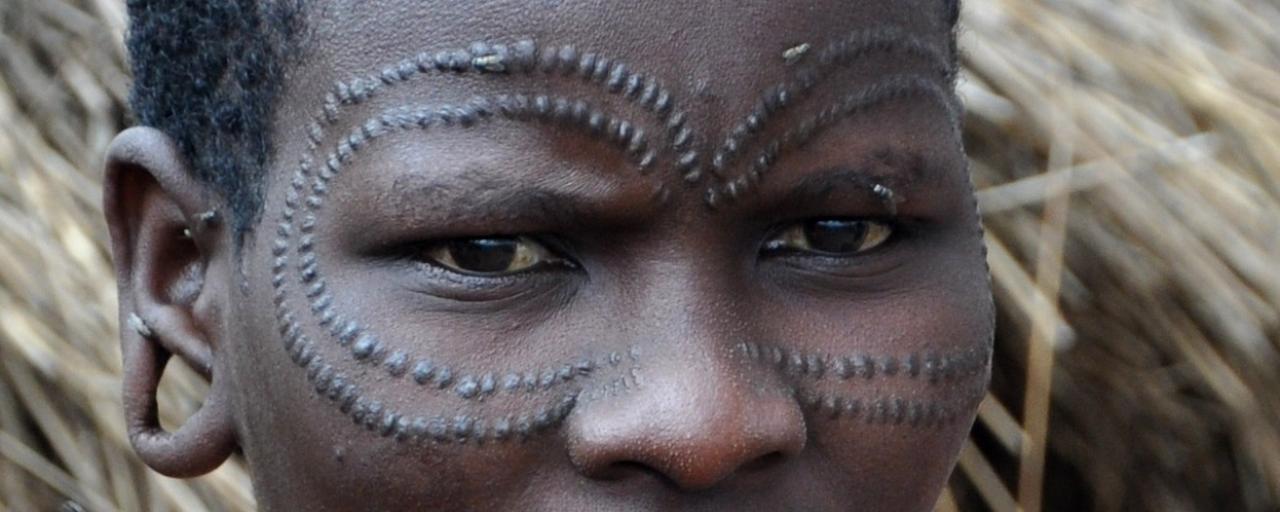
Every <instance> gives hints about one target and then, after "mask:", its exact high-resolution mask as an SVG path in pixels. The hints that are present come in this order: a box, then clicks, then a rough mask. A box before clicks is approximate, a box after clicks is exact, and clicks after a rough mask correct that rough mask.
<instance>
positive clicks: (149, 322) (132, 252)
mask: <svg viewBox="0 0 1280 512" xmlns="http://www.w3.org/2000/svg"><path fill="white" fill-rule="evenodd" d="M104 185H105V186H104V208H103V209H104V211H105V213H106V218H107V224H108V227H109V228H110V235H111V248H112V253H113V256H114V258H113V259H114V265H115V269H116V280H117V285H118V287H119V297H120V308H121V316H122V322H121V325H122V326H124V328H123V329H122V332H121V342H122V344H121V348H122V353H123V356H124V387H123V398H124V412H125V420H126V429H127V432H128V435H129V440H130V442H131V443H132V444H133V448H134V451H135V452H137V454H138V457H139V458H141V459H142V461H143V462H145V463H146V464H147V465H148V466H150V467H151V468H152V469H154V470H156V471H157V472H159V473H162V474H164V475H167V476H171V477H192V476H197V475H200V474H203V473H207V472H209V471H212V470H213V469H215V468H217V467H218V466H219V465H221V464H222V463H223V461H225V460H226V459H227V458H228V457H230V456H231V454H232V453H233V452H234V451H235V449H236V446H237V438H236V430H235V415H234V410H233V408H232V407H231V403H230V400H231V398H230V397H231V396H232V392H231V387H232V384H231V382H230V380H228V379H227V378H226V377H225V375H226V374H225V373H224V374H221V375H219V374H218V372H216V371H215V367H220V366H221V365H217V364H216V359H217V356H218V355H219V348H220V341H221V340H222V338H223V333H222V331H221V330H220V329H221V325H222V324H221V322H220V321H219V318H220V317H219V313H218V312H219V311H222V310H223V307H224V304H223V302H224V301H225V297H224V296H222V294H221V293H220V290H221V288H220V287H219V286H218V283H221V282H223V279H222V277H223V276H221V275H220V274H219V272H221V271H222V269H224V268H226V266H225V265H224V264H221V263H218V259H219V258H222V257H224V256H225V252H224V251H223V248H224V247H225V246H224V245H223V242H224V238H223V236H222V235H224V234H225V233H224V232H223V231H222V230H221V227H222V225H223V223H221V222H219V220H220V218H219V214H218V212H217V210H215V209H211V199H210V198H211V197H212V194H210V193H208V191H207V189H206V188H205V185H204V184H203V183H201V182H199V181H198V180H196V179H195V178H194V177H193V175H192V173H191V172H190V169H189V168H188V166H187V164H186V162H185V159H184V158H183V157H182V155H181V152H180V151H179V149H178V147H177V145H176V144H175V143H174V141H173V140H172V139H170V138H169V137H168V136H167V135H165V134H164V133H163V132H161V131H159V130H156V129H154V128H147V127H138V128H130V129H129V130H126V131H124V132H123V133H121V134H120V135H119V136H117V137H116V139H115V140H114V141H113V142H112V144H111V147H110V148H109V149H108V152H107V162H106V176H105V180H104ZM175 355H176V356H178V357H180V358H182V360H183V361H185V362H186V363H187V364H188V365H190V366H191V367H192V368H193V369H194V370H195V371H196V372H197V373H199V374H200V375H202V376H204V377H205V378H206V379H209V381H210V384H211V387H210V391H209V395H208V396H207V397H205V399H204V403H203V405H202V406H201V407H200V409H199V410H198V411H197V412H196V413H195V414H194V415H192V416H191V417H190V418H189V419H187V421H186V423H185V424H183V425H182V426H181V427H180V428H178V429H177V430H175V431H172V432H170V431H166V430H165V429H164V428H163V427H162V426H161V425H160V421H159V417H160V414H159V409H158V406H157V401H156V392H157V389H158V388H159V385H160V379H161V377H162V376H163V375H164V369H165V365H166V364H167V363H168V362H169V358H171V357H173V356H175Z"/></svg>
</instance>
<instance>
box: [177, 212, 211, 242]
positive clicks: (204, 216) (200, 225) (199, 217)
mask: <svg viewBox="0 0 1280 512" xmlns="http://www.w3.org/2000/svg"><path fill="white" fill-rule="evenodd" d="M217 221H218V212H217V210H209V211H207V212H203V213H199V214H196V226H195V230H198V231H203V230H204V229H205V228H207V227H209V226H212V225H213V223H215V222H217ZM182 237H183V238H193V235H192V228H190V227H186V228H182Z"/></svg>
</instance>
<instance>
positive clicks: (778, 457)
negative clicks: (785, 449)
mask: <svg viewBox="0 0 1280 512" xmlns="http://www.w3.org/2000/svg"><path fill="white" fill-rule="evenodd" d="M786 458H787V456H786V455H784V454H783V453H782V452H780V451H775V452H769V453H766V454H764V455H761V456H759V457H756V458H755V459H754V460H751V461H750V462H747V463H746V464H743V465H742V466H741V467H740V468H739V470H740V471H742V472H743V473H750V472H754V471H764V470H767V469H770V468H772V467H774V466H778V465H781V464H782V463H783V462H784V461H785V460H786Z"/></svg>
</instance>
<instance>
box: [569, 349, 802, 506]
mask: <svg viewBox="0 0 1280 512" xmlns="http://www.w3.org/2000/svg"><path fill="white" fill-rule="evenodd" d="M729 359H731V358H730V357H729V356H725V357H724V358H715V357H707V356H705V355H704V356H701V357H699V356H696V355H691V354H683V355H679V354H678V355H673V356H671V357H664V358H660V359H657V360H648V358H645V359H642V360H641V361H643V363H642V366H641V367H639V368H638V369H637V370H636V371H635V372H633V375H634V380H633V381H631V382H628V383H627V384H628V389H627V390H624V391H623V392H622V393H619V394H616V395H613V396H606V397H604V398H601V399H595V400H592V401H590V402H587V403H583V404H581V405H582V406H581V407H580V408H579V409H578V410H577V411H575V414H574V415H573V416H571V417H570V418H569V424H568V425H567V426H568V432H567V435H568V439H567V441H568V448H569V455H570V458H571V460H572V461H573V463H574V465H575V466H577V468H578V470H579V472H581V473H582V474H584V475H586V476H587V477H589V478H593V479H599V480H619V479H625V478H635V477H639V476H641V474H644V473H649V474H657V475H659V476H660V479H661V480H664V481H666V482H668V483H670V484H672V485H674V486H675V487H677V488H679V489H682V490H688V491H696V490H704V489H709V488H712V487H715V486H717V485H718V484H721V483H722V482H726V481H727V480H729V479H730V478H731V477H733V476H734V475H737V474H743V473H749V472H753V471H767V470H769V469H770V468H773V467H775V466H779V465H782V464H785V463H786V462H787V461H788V460H789V459H791V458H793V457H794V456H795V455H796V454H798V453H799V452H800V451H801V450H802V449H803V448H804V445H805V439H806V428H805V424H804V416H803V414H802V412H801V411H800V408H799V405H798V404H797V402H796V401H795V400H794V399H793V398H792V397H791V396H790V395H789V394H788V393H784V392H782V391H781V388H780V387H779V386H777V385H776V383H775V385H773V386H768V385H760V384H759V383H756V384H752V383H751V382H750V381H749V380H748V379H747V376H746V375H744V372H745V371H746V367H744V366H742V365H741V363H735V362H734V361H732V360H729ZM761 377H764V376H763V375H762V376H761Z"/></svg>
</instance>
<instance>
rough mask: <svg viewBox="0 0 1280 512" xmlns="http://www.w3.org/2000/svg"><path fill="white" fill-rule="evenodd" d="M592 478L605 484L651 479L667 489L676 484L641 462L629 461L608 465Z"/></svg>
mask: <svg viewBox="0 0 1280 512" xmlns="http://www.w3.org/2000/svg"><path fill="white" fill-rule="evenodd" d="M592 476H593V477H594V478H595V479H596V480H601V481H605V482H616V481H621V480H627V479H631V478H637V477H639V478H642V479H651V480H653V481H655V482H661V483H662V485H664V486H668V487H675V486H677V484H676V482H675V481H674V480H672V479H671V478H670V477H669V476H667V475H666V474H665V473H663V472H662V471H660V470H658V469H656V468H654V467H652V466H650V465H648V464H645V463H643V462H638V461H631V460H627V461H620V462H615V463H613V464H610V465H609V467H607V468H605V469H604V470H602V471H599V472H597V473H595V474H594V475H592Z"/></svg>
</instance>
